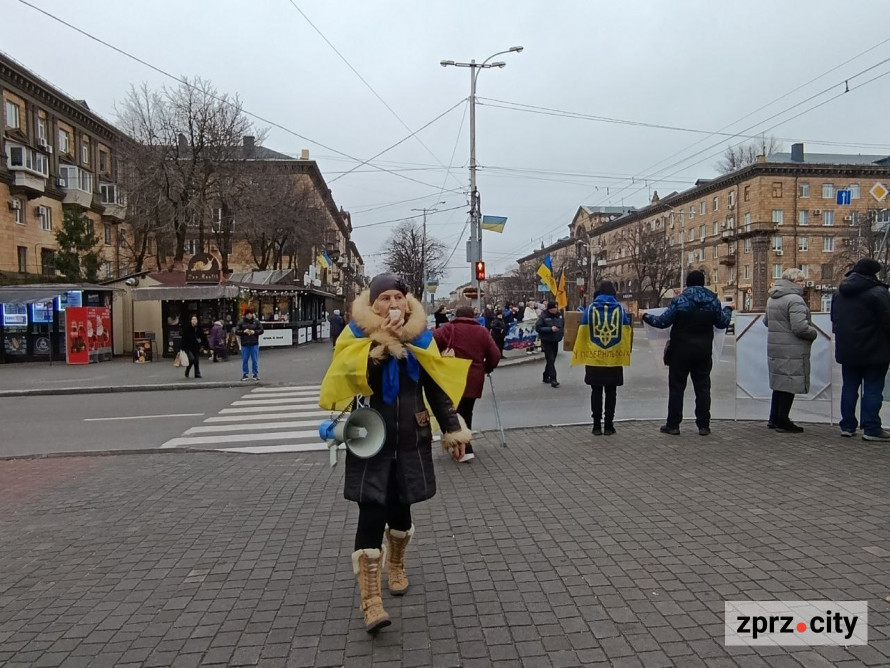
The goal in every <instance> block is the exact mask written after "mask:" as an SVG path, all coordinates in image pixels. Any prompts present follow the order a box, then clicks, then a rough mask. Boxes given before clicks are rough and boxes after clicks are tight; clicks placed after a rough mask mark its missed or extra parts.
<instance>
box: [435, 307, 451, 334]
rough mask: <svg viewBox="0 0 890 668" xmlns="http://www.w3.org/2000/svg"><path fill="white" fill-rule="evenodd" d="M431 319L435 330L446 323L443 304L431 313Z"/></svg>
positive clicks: (446, 317)
mask: <svg viewBox="0 0 890 668" xmlns="http://www.w3.org/2000/svg"><path fill="white" fill-rule="evenodd" d="M433 318H434V320H435V321H436V329H439V327H441V326H442V325H445V324H447V323H448V316H447V315H446V313H445V304H442V305H441V306H440V307H439V308H437V309H436V312H435V313H433Z"/></svg>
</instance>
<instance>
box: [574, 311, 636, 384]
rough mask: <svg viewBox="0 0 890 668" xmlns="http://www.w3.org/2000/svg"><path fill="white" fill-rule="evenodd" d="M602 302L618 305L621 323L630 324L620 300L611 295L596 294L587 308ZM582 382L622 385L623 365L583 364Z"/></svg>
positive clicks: (628, 315) (628, 316)
mask: <svg viewBox="0 0 890 668" xmlns="http://www.w3.org/2000/svg"><path fill="white" fill-rule="evenodd" d="M602 303H607V304H609V305H610V306H612V305H614V306H615V307H620V308H621V312H622V316H621V323H622V324H623V325H630V324H632V321H631V317H630V314H629V313H628V312H627V311H626V310H625V308H624V307H623V306H622V305H621V304H620V302H619V301H618V300H617V299H615V298H614V297H613V296H611V295H598V296H597V297H596V299H594V301H593V304H591V305H590V306H588V307H587V308H588V309H590V308H591V307H593V306H595V305H598V304H602ZM589 320H590V316H588V321H589ZM584 382H585V383H586V384H587V385H605V386H612V385H615V386H617V385H624V367H622V366H586V365H585V367H584Z"/></svg>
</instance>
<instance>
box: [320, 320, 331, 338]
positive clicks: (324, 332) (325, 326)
mask: <svg viewBox="0 0 890 668" xmlns="http://www.w3.org/2000/svg"><path fill="white" fill-rule="evenodd" d="M330 336H331V323H329V322H324V323H322V325H321V338H323V339H327V338H330Z"/></svg>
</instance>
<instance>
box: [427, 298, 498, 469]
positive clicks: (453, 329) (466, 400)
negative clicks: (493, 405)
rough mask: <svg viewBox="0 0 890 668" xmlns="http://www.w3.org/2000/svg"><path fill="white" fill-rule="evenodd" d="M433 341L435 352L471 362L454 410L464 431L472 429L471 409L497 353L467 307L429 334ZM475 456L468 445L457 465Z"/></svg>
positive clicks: (488, 336)
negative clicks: (450, 352) (461, 419)
mask: <svg viewBox="0 0 890 668" xmlns="http://www.w3.org/2000/svg"><path fill="white" fill-rule="evenodd" d="M433 337H434V338H435V339H436V345H437V346H438V347H439V350H441V351H445V350H448V349H451V350H453V351H454V356H455V357H461V358H463V359H468V360H471V361H472V364H471V365H470V371H469V373H468V374H467V387H466V389H465V390H464V396H463V398H462V399H461V400H460V404H458V406H457V414H458V415H460V416H461V417H462V418H463V419H464V422H466V423H467V427H468V428H469V429H472V428H473V407H474V405H475V404H476V399H479V398H480V397H481V396H482V388H483V387H484V386H485V374H487V373H491V372H492V371H494V369H495V367H496V366H497V365H498V362H500V361H501V352H500V351H499V350H498V347H497V346H496V345H495V342H494V339H492V338H491V334H489V333H488V330H487V329H485V327H483V326H482V325H480V324H479V323H478V322H477V321H476V319H475V318H474V317H473V308H472V307H470V306H461V307H460V308H458V309H457V310H456V311H455V312H454V320H452V321H451V322H449V323H446V324H444V325H442V326H440V327H439V328H438V329H436V330H435V331H434V332H433ZM475 456H476V455H474V454H473V446H472V445H469V444H468V445H467V448H466V452H465V453H464V456H463V457H461V458H460V459H459V460H458V461H459V462H468V461H470V460H471V459H474V458H475Z"/></svg>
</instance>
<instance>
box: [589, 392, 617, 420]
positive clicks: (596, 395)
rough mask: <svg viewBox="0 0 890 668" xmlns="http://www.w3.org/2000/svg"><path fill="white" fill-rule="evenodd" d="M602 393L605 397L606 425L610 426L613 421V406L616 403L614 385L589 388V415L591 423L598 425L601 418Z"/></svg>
mask: <svg viewBox="0 0 890 668" xmlns="http://www.w3.org/2000/svg"><path fill="white" fill-rule="evenodd" d="M603 391H605V395H606V415H605V418H606V424H608V425H611V424H612V420H614V419H615V404H616V403H617V401H618V387H617V386H615V385H591V386H590V413H591V415H592V416H593V423H594V424H600V420H601V419H602V417H603Z"/></svg>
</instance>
